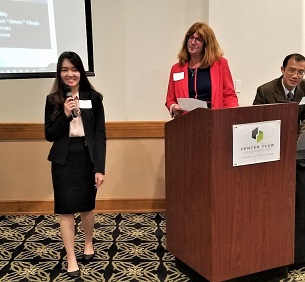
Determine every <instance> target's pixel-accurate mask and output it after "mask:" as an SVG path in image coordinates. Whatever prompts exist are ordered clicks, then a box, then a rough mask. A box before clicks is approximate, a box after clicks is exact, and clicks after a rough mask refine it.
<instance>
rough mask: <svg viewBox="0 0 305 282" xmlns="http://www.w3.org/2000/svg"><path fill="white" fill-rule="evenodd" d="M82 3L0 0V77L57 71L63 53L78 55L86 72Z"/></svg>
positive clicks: (78, 1) (68, 0)
mask: <svg viewBox="0 0 305 282" xmlns="http://www.w3.org/2000/svg"><path fill="white" fill-rule="evenodd" d="M84 3H85V1H84V0H64V1H63V0H1V2H0V76H1V73H36V72H38V73H41V72H54V71H56V62H57V59H58V56H59V55H60V54H61V53H62V52H63V51H75V52H77V53H78V54H79V55H80V56H81V58H82V60H83V62H84V66H85V68H86V70H88V50H87V49H88V46H87V38H86V35H87V32H86V11H85V4H84Z"/></svg>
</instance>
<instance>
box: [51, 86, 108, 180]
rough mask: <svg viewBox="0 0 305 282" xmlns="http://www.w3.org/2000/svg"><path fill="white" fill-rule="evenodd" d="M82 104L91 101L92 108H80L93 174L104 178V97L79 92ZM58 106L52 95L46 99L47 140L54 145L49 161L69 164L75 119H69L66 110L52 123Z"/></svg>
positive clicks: (93, 93)
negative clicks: (71, 130)
mask: <svg viewBox="0 0 305 282" xmlns="http://www.w3.org/2000/svg"><path fill="white" fill-rule="evenodd" d="M79 100H91V103H92V108H90V109H82V108H80V111H81V115H82V121H83V125H84V132H85V139H86V143H87V146H88V150H89V154H90V158H91V161H92V162H93V163H94V171H95V172H101V173H103V174H105V156H106V132H105V115H104V107H103V102H102V100H103V97H102V96H101V95H100V94H99V93H97V92H94V91H91V92H80V93H79ZM54 108H55V104H54V103H53V102H52V99H51V94H49V95H48V96H47V98H46V105H45V138H46V140H47V141H49V142H53V145H52V147H51V150H50V153H49V156H48V160H49V161H51V162H54V163H58V164H62V165H64V164H66V163H67V160H68V151H69V142H70V138H69V125H70V121H71V120H72V117H70V118H68V117H67V116H66V115H65V113H64V111H63V109H62V112H61V114H60V115H59V116H58V117H57V118H56V119H55V120H53V118H52V114H53V112H54Z"/></svg>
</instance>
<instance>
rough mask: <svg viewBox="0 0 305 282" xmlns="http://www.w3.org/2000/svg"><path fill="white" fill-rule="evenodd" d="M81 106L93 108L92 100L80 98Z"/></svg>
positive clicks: (82, 107)
mask: <svg viewBox="0 0 305 282" xmlns="http://www.w3.org/2000/svg"><path fill="white" fill-rule="evenodd" d="M79 107H80V108H81V109H91V108H92V103H91V100H79Z"/></svg>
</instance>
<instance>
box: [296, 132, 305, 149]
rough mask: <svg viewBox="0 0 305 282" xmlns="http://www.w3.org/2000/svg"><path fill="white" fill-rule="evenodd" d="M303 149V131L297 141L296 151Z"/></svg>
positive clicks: (304, 143) (304, 140)
mask: <svg viewBox="0 0 305 282" xmlns="http://www.w3.org/2000/svg"><path fill="white" fill-rule="evenodd" d="M301 150H305V131H304V132H303V133H302V134H301V136H300V137H299V139H298V142H297V151H301Z"/></svg>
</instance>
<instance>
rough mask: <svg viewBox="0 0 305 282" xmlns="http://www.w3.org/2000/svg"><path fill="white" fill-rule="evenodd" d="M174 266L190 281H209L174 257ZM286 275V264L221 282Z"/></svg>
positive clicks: (268, 280)
mask: <svg viewBox="0 0 305 282" xmlns="http://www.w3.org/2000/svg"><path fill="white" fill-rule="evenodd" d="M175 264H176V267H177V268H178V269H179V270H180V271H181V272H183V273H184V274H185V275H186V276H188V277H189V278H190V281H192V282H209V280H207V279H205V278H204V277H203V276H201V275H200V274H199V273H197V272H196V271H195V270H193V269H192V268H191V267H189V266H188V265H186V264H185V263H184V262H183V261H181V260H179V259H178V258H175ZM287 276H288V266H282V267H278V268H273V269H269V270H266V271H262V272H258V273H254V274H250V275H246V276H242V277H238V278H234V279H230V280H225V281H223V282H278V281H280V280H282V279H285V278H287Z"/></svg>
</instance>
